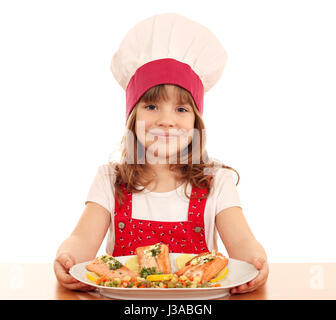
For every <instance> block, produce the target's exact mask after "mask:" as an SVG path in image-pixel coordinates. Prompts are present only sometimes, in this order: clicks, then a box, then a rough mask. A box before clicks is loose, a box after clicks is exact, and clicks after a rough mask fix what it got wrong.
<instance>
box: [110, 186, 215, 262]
mask: <svg viewBox="0 0 336 320" xmlns="http://www.w3.org/2000/svg"><path fill="white" fill-rule="evenodd" d="M121 188H122V190H123V193H124V195H125V197H126V199H125V201H124V203H123V204H122V205H119V202H118V199H117V197H116V196H115V210H114V229H115V244H114V251H113V253H112V255H113V256H126V255H134V254H135V249H136V248H137V247H142V246H149V245H153V244H155V243H158V242H160V243H164V244H166V245H167V246H168V247H169V250H170V252H175V253H195V254H198V253H201V252H206V251H209V250H208V247H207V244H206V241H205V236H204V208H205V204H206V200H207V198H204V199H199V197H201V196H203V195H205V194H206V192H207V189H200V188H197V187H193V188H192V191H191V196H192V197H194V196H195V195H197V197H196V198H194V199H190V200H189V210H188V221H176V222H171V221H169V222H166V221H152V220H142V219H134V218H132V193H131V192H128V191H127V190H126V188H125V185H124V184H123V185H122V186H121Z"/></svg>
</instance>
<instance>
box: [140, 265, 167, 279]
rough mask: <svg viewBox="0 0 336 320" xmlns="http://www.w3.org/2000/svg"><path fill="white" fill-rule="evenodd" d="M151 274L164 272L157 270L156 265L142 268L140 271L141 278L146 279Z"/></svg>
mask: <svg viewBox="0 0 336 320" xmlns="http://www.w3.org/2000/svg"><path fill="white" fill-rule="evenodd" d="M151 274H162V272H158V271H156V268H155V267H151V268H142V269H141V271H140V275H141V278H144V279H146V278H147V276H149V275H151Z"/></svg>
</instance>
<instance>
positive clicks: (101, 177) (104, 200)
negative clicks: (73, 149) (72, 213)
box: [85, 164, 115, 213]
mask: <svg viewBox="0 0 336 320" xmlns="http://www.w3.org/2000/svg"><path fill="white" fill-rule="evenodd" d="M114 182H115V173H114V165H112V164H104V165H101V166H100V167H99V168H98V170H97V173H96V176H95V177H94V179H93V182H92V184H91V186H90V188H89V192H88V194H87V197H86V201H85V204H87V202H88V201H92V202H95V203H98V204H99V205H101V206H102V207H104V208H105V209H106V210H107V211H109V212H110V213H112V212H113V211H114Z"/></svg>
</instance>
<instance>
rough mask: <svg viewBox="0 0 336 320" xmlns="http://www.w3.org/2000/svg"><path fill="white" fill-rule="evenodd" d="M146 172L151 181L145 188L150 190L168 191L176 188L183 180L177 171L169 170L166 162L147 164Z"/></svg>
mask: <svg viewBox="0 0 336 320" xmlns="http://www.w3.org/2000/svg"><path fill="white" fill-rule="evenodd" d="M147 172H148V173H149V177H151V178H150V179H151V182H150V183H149V184H148V185H147V186H146V189H147V190H149V191H152V192H169V191H172V190H175V189H176V188H178V187H179V186H180V185H181V184H182V183H183V182H182V181H181V180H180V179H179V175H178V173H177V172H173V171H170V170H169V166H168V165H167V164H155V165H151V164H147Z"/></svg>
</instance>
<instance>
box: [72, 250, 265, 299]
mask: <svg viewBox="0 0 336 320" xmlns="http://www.w3.org/2000/svg"><path fill="white" fill-rule="evenodd" d="M180 255H181V254H180V253H170V254H169V259H170V263H171V267H172V273H174V272H175V271H176V270H177V267H176V258H177V257H178V256H180ZM130 257H132V256H122V257H115V258H116V259H118V260H119V261H120V262H121V263H122V264H125V262H126V261H127V260H128V259H129V258H130ZM88 263H89V262H82V263H79V264H76V265H75V266H72V267H71V268H70V271H69V272H70V274H71V275H72V276H73V277H74V278H75V279H77V280H79V281H80V282H83V283H86V284H89V285H91V286H93V287H97V288H98V291H99V293H100V294H101V295H103V296H106V297H109V298H114V299H124V300H139V299H140V300H145V299H150V300H167V299H168V300H170V299H171V300H181V299H182V300H195V299H197V300H205V299H217V298H220V297H223V296H226V295H229V291H230V288H233V287H236V286H238V285H241V284H243V283H246V282H248V281H250V280H252V279H254V278H255V277H256V276H257V275H258V272H259V271H258V270H257V269H256V268H255V267H254V266H253V265H252V264H249V263H247V262H244V261H240V260H235V259H229V263H228V269H229V271H228V273H227V275H226V276H225V277H224V279H223V280H221V281H219V282H218V283H220V284H221V287H213V288H116V287H104V286H100V285H96V284H95V283H93V282H91V281H90V280H89V279H88V278H87V277H86V274H87V272H88V271H87V270H86V268H85V267H86V265H87V264H88Z"/></svg>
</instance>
